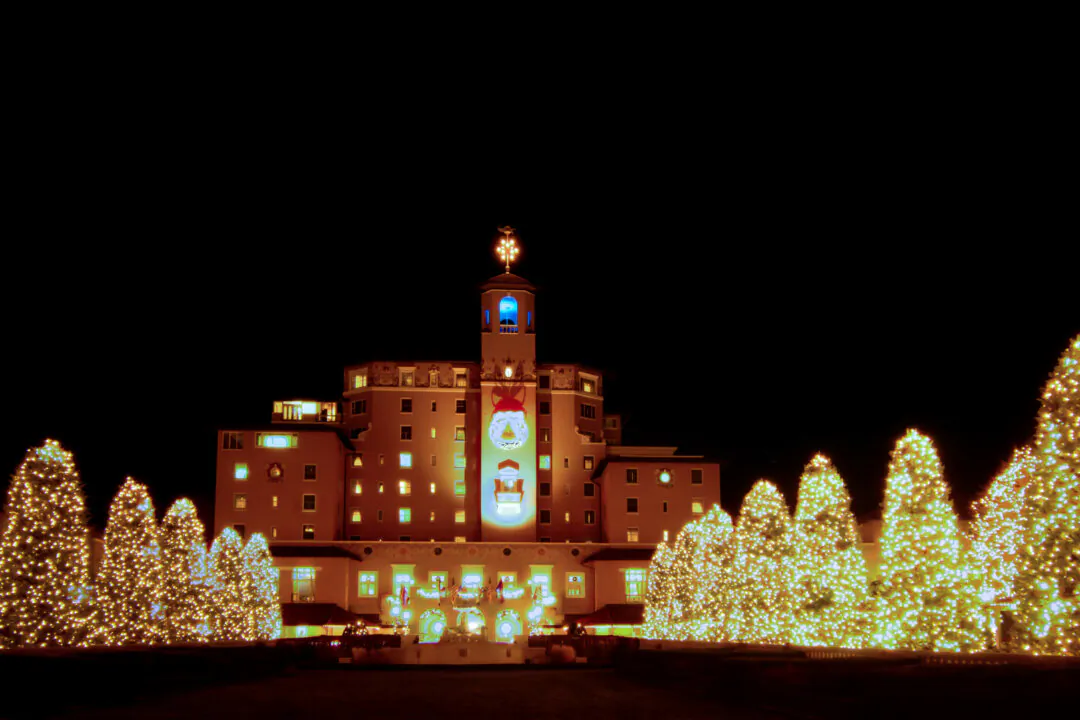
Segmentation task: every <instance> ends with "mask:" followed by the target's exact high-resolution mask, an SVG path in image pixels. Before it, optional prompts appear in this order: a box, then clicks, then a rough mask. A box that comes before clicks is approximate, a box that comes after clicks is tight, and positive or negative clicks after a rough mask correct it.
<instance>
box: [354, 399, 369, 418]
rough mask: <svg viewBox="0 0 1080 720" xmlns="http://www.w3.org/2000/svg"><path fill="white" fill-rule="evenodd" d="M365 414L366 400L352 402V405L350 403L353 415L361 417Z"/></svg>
mask: <svg viewBox="0 0 1080 720" xmlns="http://www.w3.org/2000/svg"><path fill="white" fill-rule="evenodd" d="M366 412H367V400H366V399H365V400H353V403H352V414H353V415H363V414H364V413H366Z"/></svg>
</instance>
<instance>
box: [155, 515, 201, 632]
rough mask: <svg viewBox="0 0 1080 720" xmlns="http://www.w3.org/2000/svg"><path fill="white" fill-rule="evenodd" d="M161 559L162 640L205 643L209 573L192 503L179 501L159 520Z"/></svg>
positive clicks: (198, 521) (199, 523)
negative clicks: (163, 611) (162, 561)
mask: <svg viewBox="0 0 1080 720" xmlns="http://www.w3.org/2000/svg"><path fill="white" fill-rule="evenodd" d="M160 540H161V552H162V557H163V559H164V563H163V564H164V567H163V583H164V588H163V590H164V599H165V613H164V615H165V617H164V637H163V639H164V641H165V642H169V643H183V642H206V641H207V640H208V639H209V638H210V632H211V627H210V618H211V608H210V601H211V598H210V573H209V565H208V558H207V554H206V539H205V535H204V530H203V524H202V522H201V521H200V520H199V516H198V513H197V512H196V510H195V504H194V503H192V502H191V501H190V500H188V499H187V498H180V499H179V500H177V501H176V502H174V503H173V504H172V507H170V508H169V511H168V512H167V513H165V517H164V518H163V519H162V521H161V531H160Z"/></svg>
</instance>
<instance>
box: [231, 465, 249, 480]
mask: <svg viewBox="0 0 1080 720" xmlns="http://www.w3.org/2000/svg"><path fill="white" fill-rule="evenodd" d="M233 477H234V478H236V479H237V480H247V479H248V469H247V463H236V466H235V467H234V468H233Z"/></svg>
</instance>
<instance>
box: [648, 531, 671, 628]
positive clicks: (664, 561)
mask: <svg viewBox="0 0 1080 720" xmlns="http://www.w3.org/2000/svg"><path fill="white" fill-rule="evenodd" d="M674 559H675V555H674V553H673V552H672V549H671V546H670V545H668V544H667V543H665V542H662V543H660V544H659V545H657V546H656V552H654V553H653V556H652V560H651V561H650V562H649V572H648V574H647V576H646V577H647V585H646V590H645V623H644V628H643V630H644V632H645V637H647V638H653V639H656V640H670V639H673V638H672V637H671V632H672V629H671V622H672V615H671V613H672V608H671V604H672V597H671V563H672V561H673V560H674Z"/></svg>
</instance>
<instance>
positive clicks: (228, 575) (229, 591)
mask: <svg viewBox="0 0 1080 720" xmlns="http://www.w3.org/2000/svg"><path fill="white" fill-rule="evenodd" d="M243 553H244V541H243V540H241V539H240V535H238V534H237V532H236V531H235V530H233V529H232V528H231V527H227V528H225V529H224V530H222V531H221V533H220V534H218V536H217V539H215V540H214V544H213V545H211V546H210V576H211V591H210V597H211V600H212V607H213V617H212V619H211V627H212V628H213V639H214V640H246V639H248V638H247V628H248V612H247V609H246V607H245V604H244V583H245V581H244V558H243Z"/></svg>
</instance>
